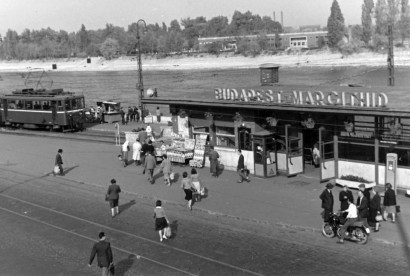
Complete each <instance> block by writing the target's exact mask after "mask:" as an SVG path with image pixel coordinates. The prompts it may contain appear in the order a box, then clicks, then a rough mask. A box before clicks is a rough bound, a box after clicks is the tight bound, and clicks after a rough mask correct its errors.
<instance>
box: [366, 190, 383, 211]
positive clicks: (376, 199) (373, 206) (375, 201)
mask: <svg viewBox="0 0 410 276" xmlns="http://www.w3.org/2000/svg"><path fill="white" fill-rule="evenodd" d="M380 203H381V198H380V196H379V194H377V193H376V194H375V195H374V196H373V198H372V199H370V203H369V209H370V211H372V210H374V211H376V212H377V211H381V210H382V209H381V206H380Z"/></svg>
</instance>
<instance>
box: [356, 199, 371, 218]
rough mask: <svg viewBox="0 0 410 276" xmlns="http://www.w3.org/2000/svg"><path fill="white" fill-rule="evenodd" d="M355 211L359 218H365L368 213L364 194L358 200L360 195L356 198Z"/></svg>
mask: <svg viewBox="0 0 410 276" xmlns="http://www.w3.org/2000/svg"><path fill="white" fill-rule="evenodd" d="M357 212H358V214H357V215H358V216H359V218H367V216H368V215H369V201H368V200H367V198H366V197H365V196H363V197H362V200H361V201H360V197H359V198H358V199H357Z"/></svg>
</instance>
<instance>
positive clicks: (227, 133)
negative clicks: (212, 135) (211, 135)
mask: <svg viewBox="0 0 410 276" xmlns="http://www.w3.org/2000/svg"><path fill="white" fill-rule="evenodd" d="M215 131H216V145H217V146H222V147H229V148H235V129H234V128H233V127H222V126H217V127H216V129H215Z"/></svg>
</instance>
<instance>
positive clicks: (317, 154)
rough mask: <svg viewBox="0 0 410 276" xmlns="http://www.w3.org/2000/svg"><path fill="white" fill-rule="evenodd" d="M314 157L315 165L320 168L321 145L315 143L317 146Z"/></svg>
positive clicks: (314, 149) (314, 148)
mask: <svg viewBox="0 0 410 276" xmlns="http://www.w3.org/2000/svg"><path fill="white" fill-rule="evenodd" d="M312 155H313V164H314V165H315V168H319V165H320V151H319V144H318V143H315V145H314V146H313V150H312Z"/></svg>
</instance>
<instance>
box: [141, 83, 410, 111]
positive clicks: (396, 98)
mask: <svg viewBox="0 0 410 276" xmlns="http://www.w3.org/2000/svg"><path fill="white" fill-rule="evenodd" d="M222 88H223V87H221V89H222ZM227 88H229V87H227ZM232 88H234V89H236V90H237V91H238V93H240V91H241V90H242V89H244V90H250V89H253V90H255V91H268V90H271V91H272V92H273V93H274V94H275V93H277V92H279V91H283V95H291V94H292V93H293V91H302V92H303V95H305V94H307V92H308V91H310V92H312V93H314V92H316V91H321V92H323V93H324V94H325V97H326V96H327V95H328V94H329V93H331V92H332V91H334V92H337V93H338V94H339V95H341V93H342V92H345V94H346V96H349V97H350V94H352V93H360V92H363V93H376V95H378V93H383V94H385V95H386V96H387V98H388V103H387V105H386V106H385V107H361V106H348V105H344V106H343V105H340V104H339V105H330V104H329V105H312V104H292V103H285V102H282V103H277V102H260V101H243V100H221V99H216V97H215V89H208V88H205V89H207V90H206V91H205V89H196V90H193V91H192V93H185V95H184V96H182V97H177V98H176V97H170V96H167V95H166V92H165V93H164V94H165V95H166V96H161V92H159V93H158V94H159V97H149V98H147V97H144V98H143V100H142V102H143V103H144V104H165V105H175V106H207V107H212V108H230V109H248V110H260V109H264V110H283V111H295V112H318V113H333V114H353V113H354V114H356V115H363V116H366V115H367V116H396V117H408V118H410V89H407V88H404V87H399V88H395V87H349V86H335V85H328V86H323V85H321V86H303V85H273V86H253V87H241V88H235V87H232ZM232 88H229V89H232Z"/></svg>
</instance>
